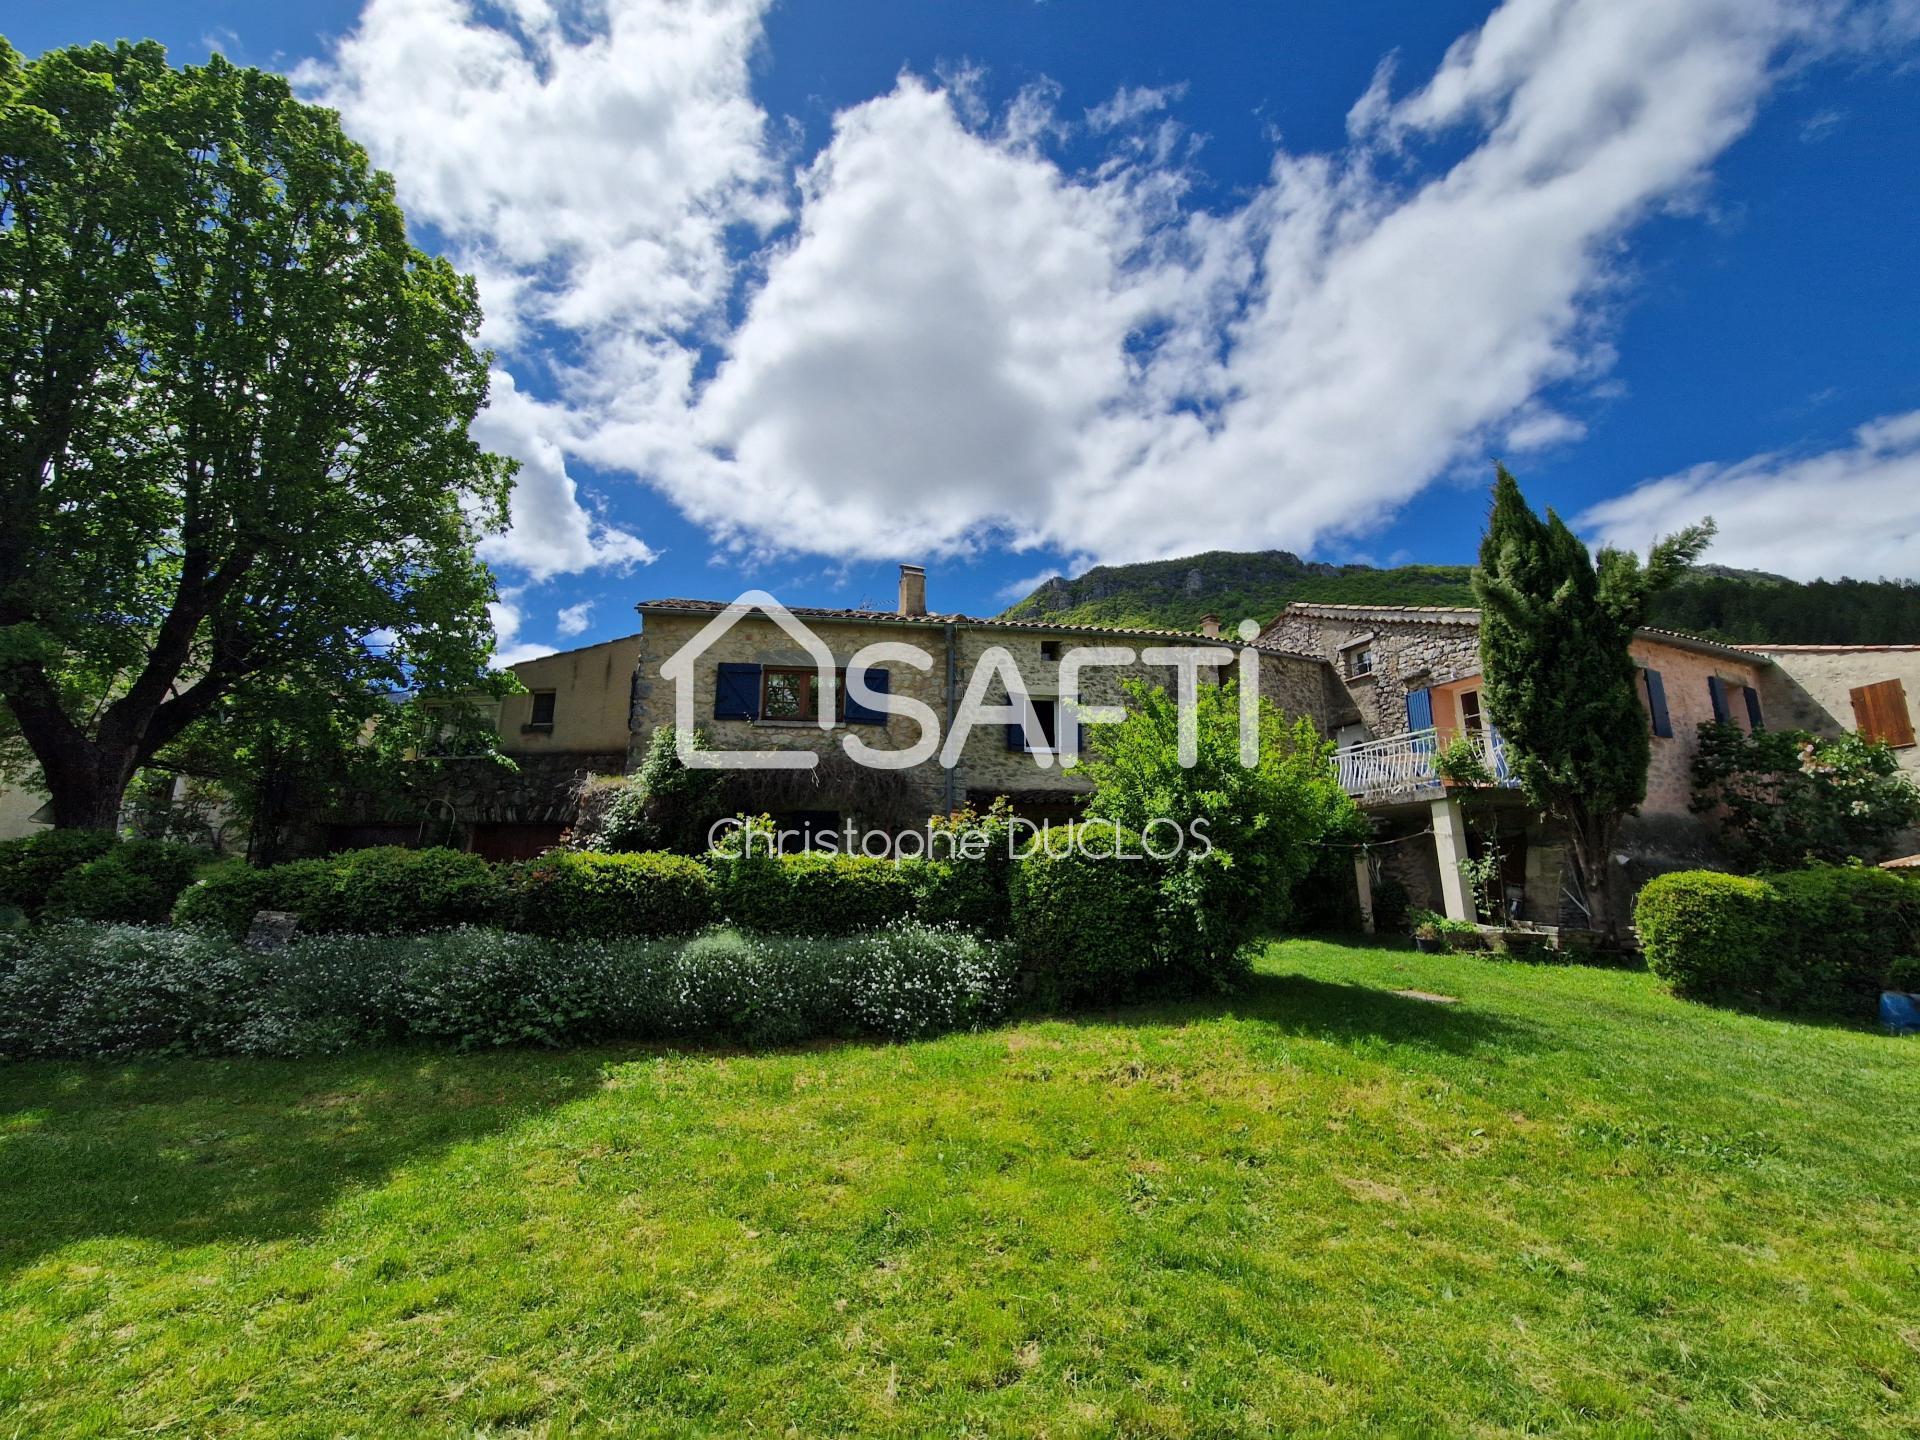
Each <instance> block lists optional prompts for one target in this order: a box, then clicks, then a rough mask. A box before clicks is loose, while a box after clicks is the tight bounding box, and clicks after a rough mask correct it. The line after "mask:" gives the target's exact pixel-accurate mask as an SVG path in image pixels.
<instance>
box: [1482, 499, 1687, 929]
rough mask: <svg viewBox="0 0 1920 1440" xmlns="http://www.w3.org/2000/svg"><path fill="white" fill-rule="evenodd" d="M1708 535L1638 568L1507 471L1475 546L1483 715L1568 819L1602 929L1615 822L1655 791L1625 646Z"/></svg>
mask: <svg viewBox="0 0 1920 1440" xmlns="http://www.w3.org/2000/svg"><path fill="white" fill-rule="evenodd" d="M1712 538H1713V522H1712V521H1711V520H1706V521H1703V522H1702V523H1701V524H1699V525H1694V526H1690V527H1689V528H1687V529H1685V530H1682V531H1680V532H1679V533H1678V534H1675V535H1669V536H1667V537H1666V538H1665V539H1663V540H1660V541H1658V542H1657V543H1656V544H1655V545H1654V546H1653V548H1652V550H1651V551H1650V552H1649V553H1648V555H1647V559H1646V562H1645V563H1644V564H1643V563H1642V562H1641V561H1640V559H1639V557H1638V556H1636V555H1634V554H1632V553H1631V552H1628V551H1623V550H1613V549H1603V550H1601V551H1600V553H1599V555H1598V557H1595V556H1593V555H1592V554H1590V553H1589V552H1588V550H1587V547H1586V545H1585V544H1584V543H1583V542H1582V541H1581V539H1580V537H1579V536H1577V535H1575V534H1574V533H1573V531H1572V530H1570V529H1568V528H1567V525H1566V523H1565V522H1564V521H1563V520H1561V518H1560V517H1559V516H1558V515H1556V514H1555V513H1554V512H1553V511H1552V510H1549V511H1547V514H1546V518H1545V519H1542V518H1541V517H1540V516H1538V515H1536V514H1534V512H1533V510H1532V508H1531V507H1530V506H1529V505H1528V504H1527V501H1526V497H1525V496H1524V495H1522V494H1521V493H1520V486H1519V484H1518V483H1517V482H1516V481H1515V480H1514V478H1513V476H1512V475H1510V474H1509V473H1508V472H1507V468H1506V467H1505V466H1504V465H1502V466H1499V467H1498V468H1497V469H1496V471H1495V478H1494V486H1493V512H1492V515H1491V517H1490V518H1489V519H1488V522H1487V533H1486V535H1485V537H1484V538H1483V539H1482V540H1481V542H1480V564H1479V565H1478V566H1477V567H1476V568H1475V570H1474V572H1473V591H1474V595H1475V596H1476V598H1477V599H1478V600H1479V602H1480V610H1481V613H1480V668H1481V670H1482V671H1483V672H1484V676H1485V679H1484V681H1483V689H1484V695H1485V700H1486V704H1487V709H1488V712H1489V714H1490V715H1491V716H1492V718H1493V722H1494V724H1496V725H1497V726H1499V727H1500V731H1501V733H1502V734H1503V735H1504V736H1505V737H1506V739H1507V741H1508V743H1509V745H1510V746H1511V747H1512V750H1513V752H1514V763H1515V765H1516V769H1517V774H1518V775H1519V778H1520V783H1521V785H1522V787H1523V788H1524V789H1525V791H1526V795H1527V798H1528V799H1529V800H1530V801H1531V802H1532V803H1533V804H1535V805H1538V806H1539V807H1540V808H1541V809H1543V810H1545V811H1547V812H1548V813H1550V814H1553V815H1555V816H1558V817H1559V818H1560V819H1562V820H1564V821H1565V822H1566V824H1567V828H1568V830H1569V832H1570V834H1571V837H1572V842H1573V859H1574V866H1575V869H1576V872H1577V873H1578V875H1579V878H1580V881H1581V884H1582V887H1583V889H1584V891H1585V895H1586V902H1587V905H1588V908H1589V912H1590V913H1591V915H1592V917H1593V922H1594V925H1595V926H1596V928H1599V929H1603V930H1605V931H1607V932H1608V933H1609V934H1611V933H1612V932H1613V930H1614V929H1615V926H1616V922H1615V919H1614V910H1613V893H1612V889H1613V886H1612V881H1613V848H1614V840H1615V837H1616V836H1617V834H1618V832H1619V829H1620V822H1621V821H1622V820H1623V819H1625V818H1626V817H1627V816H1628V815H1631V814H1632V813H1633V812H1634V811H1635V810H1637V809H1638V808H1639V807H1640V802H1641V801H1642V800H1644V799H1645V798H1646V793H1647V762H1648V759H1649V758H1650V755H1651V749H1650V746H1651V741H1650V739H1649V727H1648V722H1647V715H1646V712H1645V711H1644V710H1643V709H1641V707H1640V699H1639V696H1637V695H1636V694H1635V693H1634V665H1633V658H1632V656H1631V654H1630V653H1629V651H1628V648H1627V647H1628V646H1629V644H1630V643H1631V642H1632V640H1633V632H1634V631H1635V630H1636V629H1638V628H1639V627H1640V626H1641V625H1642V624H1644V623H1645V621H1646V616H1647V607H1648V604H1649V602H1650V600H1651V599H1652V597H1653V596H1654V595H1656V594H1658V593H1659V592H1660V591H1662V590H1664V589H1666V588H1667V587H1668V586H1670V585H1672V584H1673V583H1674V582H1675V581H1677V580H1678V579H1679V578H1680V576H1681V574H1682V573H1683V572H1684V571H1685V570H1686V568H1687V566H1688V565H1689V564H1691V563H1692V562H1693V561H1694V559H1695V558H1696V557H1698V556H1699V554H1700V552H1701V551H1702V550H1704V549H1706V547H1707V542H1708V541H1710V540H1711V539H1712Z"/></svg>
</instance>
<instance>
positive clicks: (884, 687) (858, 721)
mask: <svg viewBox="0 0 1920 1440" xmlns="http://www.w3.org/2000/svg"><path fill="white" fill-rule="evenodd" d="M866 676H867V688H868V689H869V690H872V691H875V692H877V693H878V694H881V695H891V694H892V693H893V685H892V681H891V678H890V677H889V676H888V674H887V672H886V671H885V670H882V669H880V668H878V667H877V666H869V667H867V671H866ZM841 690H842V691H843V692H844V694H845V696H846V699H845V701H844V703H845V706H846V717H847V723H848V724H849V725H884V724H886V723H887V717H886V713H885V712H884V711H881V710H875V709H873V708H872V707H871V706H867V705H862V704H861V703H860V702H859V701H857V700H855V699H854V698H853V690H852V687H850V686H846V685H843V686H841Z"/></svg>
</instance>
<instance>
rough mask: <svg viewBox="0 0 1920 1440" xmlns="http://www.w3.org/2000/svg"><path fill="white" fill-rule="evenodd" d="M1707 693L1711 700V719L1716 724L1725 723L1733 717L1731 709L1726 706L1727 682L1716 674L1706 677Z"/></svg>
mask: <svg viewBox="0 0 1920 1440" xmlns="http://www.w3.org/2000/svg"><path fill="white" fill-rule="evenodd" d="M1707 694H1708V695H1709V696H1710V697H1711V698H1712V700H1713V719H1714V723H1715V724H1716V725H1725V724H1726V723H1727V722H1728V721H1729V720H1731V719H1732V718H1733V711H1732V710H1731V709H1729V708H1728V706H1727V682H1726V681H1724V680H1722V679H1721V678H1720V677H1719V676H1718V675H1709V676H1708V677H1707Z"/></svg>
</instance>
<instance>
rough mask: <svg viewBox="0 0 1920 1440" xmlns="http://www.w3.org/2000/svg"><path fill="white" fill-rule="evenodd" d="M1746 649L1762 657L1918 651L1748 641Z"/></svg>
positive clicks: (1913, 647) (1904, 647) (1895, 647)
mask: <svg viewBox="0 0 1920 1440" xmlns="http://www.w3.org/2000/svg"><path fill="white" fill-rule="evenodd" d="M1746 648H1747V649H1749V650H1758V651H1759V652H1760V653H1761V654H1762V655H1861V654H1880V653H1883V652H1886V651H1893V652H1896V653H1900V652H1911V651H1915V650H1920V645H1775V644H1773V643H1772V642H1771V641H1765V642H1763V641H1759V640H1750V641H1748V642H1747V646H1746Z"/></svg>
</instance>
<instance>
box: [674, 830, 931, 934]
mask: <svg viewBox="0 0 1920 1440" xmlns="http://www.w3.org/2000/svg"><path fill="white" fill-rule="evenodd" d="M707 863H708V864H709V865H710V866H712V868H713V877H714V897H715V901H716V903H717V905H718V908H719V912H720V914H721V915H722V916H723V917H724V918H725V919H726V920H728V921H729V922H730V923H732V924H734V925H738V926H741V927H742V928H744V929H747V930H760V931H765V932H768V933H770V934H783V935H851V934H854V933H856V932H858V931H861V930H872V929H875V928H876V927H878V926H881V925H885V924H888V923H890V922H891V921H894V920H898V919H902V918H904V917H906V916H910V915H912V914H913V913H914V912H915V891H914V879H915V874H916V871H915V868H914V864H913V862H903V863H899V864H896V863H895V862H894V861H892V860H881V859H874V858H872V857H869V856H864V855H822V854H814V853H806V854H799V855H768V854H765V853H763V852H760V851H757V850H756V852H755V853H754V854H752V855H713V856H709V857H708V861H707Z"/></svg>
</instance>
